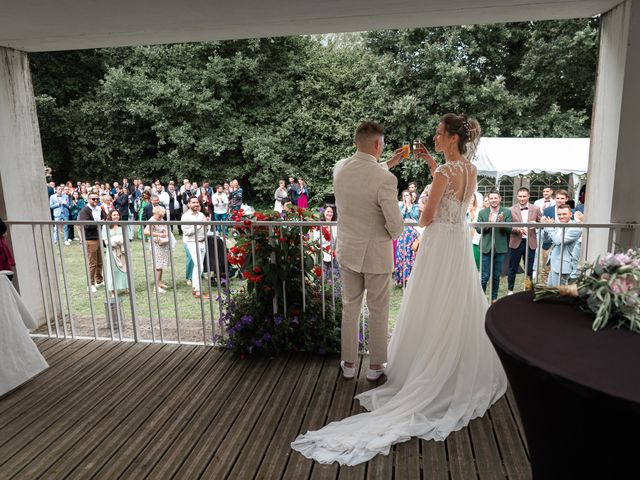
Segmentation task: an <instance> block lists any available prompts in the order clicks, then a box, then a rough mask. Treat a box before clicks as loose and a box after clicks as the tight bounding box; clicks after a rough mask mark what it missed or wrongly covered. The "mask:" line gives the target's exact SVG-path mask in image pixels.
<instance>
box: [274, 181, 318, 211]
mask: <svg viewBox="0 0 640 480" xmlns="http://www.w3.org/2000/svg"><path fill="white" fill-rule="evenodd" d="M273 196H274V199H275V203H274V204H273V209H274V210H275V211H276V212H280V213H282V212H283V211H286V210H288V209H289V208H292V207H298V208H308V207H309V187H308V185H307V182H305V181H304V179H303V178H302V177H298V179H297V180H296V178H295V177H289V183H287V182H286V181H285V180H284V179H281V180H279V181H278V188H276V191H275V193H274V195H273Z"/></svg>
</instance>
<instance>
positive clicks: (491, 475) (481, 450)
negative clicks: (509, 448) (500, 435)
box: [469, 414, 505, 480]
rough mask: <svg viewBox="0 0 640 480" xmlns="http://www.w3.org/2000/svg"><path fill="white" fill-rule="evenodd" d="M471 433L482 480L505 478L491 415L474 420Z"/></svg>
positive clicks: (470, 429) (470, 426) (477, 466)
mask: <svg viewBox="0 0 640 480" xmlns="http://www.w3.org/2000/svg"><path fill="white" fill-rule="evenodd" d="M469 433H470V435H471V444H472V445H473V452H474V456H475V459H476V468H477V469H478V476H479V477H480V480H485V479H486V480H493V479H498V478H505V471H504V468H503V466H502V459H501V458H500V452H499V450H498V445H497V443H496V439H495V437H494V435H493V427H492V425H491V420H490V419H489V415H487V414H485V415H484V416H483V417H481V418H476V419H474V420H472V421H471V423H470V424H469Z"/></svg>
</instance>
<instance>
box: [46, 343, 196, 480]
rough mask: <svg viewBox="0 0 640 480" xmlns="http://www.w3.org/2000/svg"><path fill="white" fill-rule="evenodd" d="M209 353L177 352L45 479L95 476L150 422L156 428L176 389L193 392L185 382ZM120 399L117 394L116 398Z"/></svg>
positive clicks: (78, 444) (66, 454) (86, 435)
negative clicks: (157, 418)
mask: <svg viewBox="0 0 640 480" xmlns="http://www.w3.org/2000/svg"><path fill="white" fill-rule="evenodd" d="M205 353H206V350H205V349H200V348H197V347H194V346H186V348H181V349H177V351H176V352H175V353H174V354H173V355H172V356H171V359H170V361H168V362H166V364H164V365H163V367H162V368H160V369H158V370H157V371H154V372H152V373H151V375H149V376H147V377H146V378H145V379H144V380H143V381H142V383H140V384H139V386H138V387H137V388H136V389H135V390H134V391H132V392H131V394H130V395H127V396H126V397H125V398H123V400H122V401H121V402H119V403H118V405H117V407H114V408H113V409H112V410H111V412H109V413H107V414H106V415H104V416H103V417H102V419H101V420H100V421H99V422H97V423H95V424H94V425H93V426H92V427H91V429H90V430H89V431H87V432H86V433H85V434H84V435H83V436H81V437H80V438H78V439H77V441H76V442H75V444H74V445H73V447H71V448H70V449H68V450H67V452H66V453H65V454H64V455H63V456H62V457H60V458H59V459H58V461H57V462H56V463H55V464H53V465H52V466H51V467H49V469H48V470H46V472H45V475H47V476H49V477H51V478H65V479H74V478H82V479H84V478H87V477H88V476H89V475H91V474H92V473H94V472H95V471H96V470H97V469H98V468H100V467H101V466H102V465H104V464H105V463H106V462H108V461H109V459H111V458H112V456H113V453H114V452H115V451H116V450H118V448H120V446H122V445H124V444H125V443H127V441H128V440H130V439H131V437H132V436H133V435H134V434H135V433H136V431H137V430H138V429H139V428H140V427H142V426H143V425H144V424H145V422H146V421H148V424H150V425H153V424H155V421H154V420H153V415H154V413H155V411H156V409H158V408H159V407H161V406H162V405H163V404H165V403H166V402H167V401H168V400H169V396H170V395H171V394H172V393H173V392H174V391H175V390H176V389H178V390H179V391H183V390H186V389H188V388H189V385H188V384H186V383H185V384H182V381H183V380H185V378H188V376H189V375H190V374H191V372H192V371H193V370H194V368H196V367H197V366H198V364H199V363H200V361H201V360H202V358H203V357H204V355H205ZM191 378H192V379H195V378H196V377H195V376H192V377H191ZM119 397H120V395H118V394H116V398H119ZM114 461H120V459H117V460H114Z"/></svg>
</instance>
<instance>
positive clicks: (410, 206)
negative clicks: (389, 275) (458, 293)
mask: <svg viewBox="0 0 640 480" xmlns="http://www.w3.org/2000/svg"><path fill="white" fill-rule="evenodd" d="M398 207H399V208H400V213H401V214H402V218H404V219H405V221H413V222H417V221H418V216H419V214H420V212H419V210H418V205H417V204H415V203H413V202H412V201H411V193H410V192H409V190H404V191H403V192H402V200H401V201H400V202H398ZM417 239H418V232H417V231H416V229H415V228H414V227H412V226H406V227H404V230H403V232H402V235H400V238H398V243H397V246H396V256H395V266H394V271H393V278H394V280H395V282H396V285H404V284H405V282H406V281H407V280H409V275H411V268H412V267H413V261H414V259H415V258H416V252H414V251H413V249H412V248H411V245H413V242H415V241H416V240H417Z"/></svg>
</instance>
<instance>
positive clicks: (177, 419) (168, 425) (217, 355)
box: [85, 347, 231, 478]
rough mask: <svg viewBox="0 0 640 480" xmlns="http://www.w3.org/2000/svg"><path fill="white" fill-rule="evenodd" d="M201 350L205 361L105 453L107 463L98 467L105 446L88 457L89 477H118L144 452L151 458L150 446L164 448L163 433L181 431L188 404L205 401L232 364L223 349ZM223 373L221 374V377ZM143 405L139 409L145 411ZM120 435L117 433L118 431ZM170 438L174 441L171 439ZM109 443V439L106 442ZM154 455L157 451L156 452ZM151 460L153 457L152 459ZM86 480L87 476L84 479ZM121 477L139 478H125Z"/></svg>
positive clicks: (143, 454) (208, 348)
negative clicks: (125, 436) (142, 420)
mask: <svg viewBox="0 0 640 480" xmlns="http://www.w3.org/2000/svg"><path fill="white" fill-rule="evenodd" d="M198 349H203V351H204V358H203V359H202V361H200V362H199V363H198V364H197V366H196V368H195V369H193V370H191V371H190V372H189V373H188V377H187V378H185V379H184V381H183V382H181V383H180V384H178V385H176V388H174V390H173V392H172V394H171V395H170V396H169V397H167V398H166V399H165V400H164V401H163V402H162V405H161V406H160V407H159V408H158V410H157V411H155V412H153V414H152V415H151V416H150V417H149V418H147V419H146V420H145V421H144V423H143V424H142V425H141V426H140V428H139V429H138V430H136V431H135V432H134V433H133V434H132V435H130V437H129V438H128V439H125V440H124V441H122V440H120V445H119V446H117V448H111V449H108V450H107V453H108V455H109V456H110V458H109V457H107V461H106V463H104V464H103V465H102V467H100V465H99V464H97V456H98V455H104V452H103V450H105V447H104V444H102V443H101V445H100V447H99V448H97V449H96V450H95V452H94V453H92V454H91V463H92V465H91V472H88V473H87V476H88V475H89V474H91V475H92V476H93V477H95V478H119V477H121V476H122V474H123V472H124V471H125V470H126V469H127V467H129V466H130V465H131V463H132V461H133V460H134V459H136V458H137V457H138V456H142V457H143V458H144V456H145V453H144V452H145V451H147V450H146V449H147V448H149V450H148V452H149V453H150V454H152V455H155V454H156V453H155V452H154V451H153V447H155V446H159V447H161V448H162V447H163V446H164V445H163V444H161V442H163V437H162V435H163V434H166V433H167V432H168V431H175V430H174V429H175V428H176V427H178V428H182V426H183V425H184V423H183V422H185V420H184V418H185V416H183V415H182V414H184V413H185V412H187V411H188V410H189V408H190V405H189V403H190V402H191V401H193V402H196V403H197V404H198V405H200V404H201V403H202V401H204V399H205V398H206V396H207V395H208V394H209V393H210V392H211V390H212V389H214V388H215V387H216V385H217V384H218V382H219V381H220V379H221V378H222V374H224V372H226V370H227V368H228V367H229V365H230V364H231V360H230V357H231V355H225V354H224V351H223V350H220V349H216V348H211V347H198ZM221 373H222V374H221ZM145 407H146V404H144V403H143V404H142V405H141V407H139V408H143V409H144V408H145ZM117 432H118V433H119V431H117ZM169 438H173V437H172V436H170V437H169ZM107 441H108V439H107ZM156 452H157V451H156ZM154 458H156V457H155V456H154ZM85 478H86V476H85ZM124 478H138V477H131V476H128V475H125V476H124Z"/></svg>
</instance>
